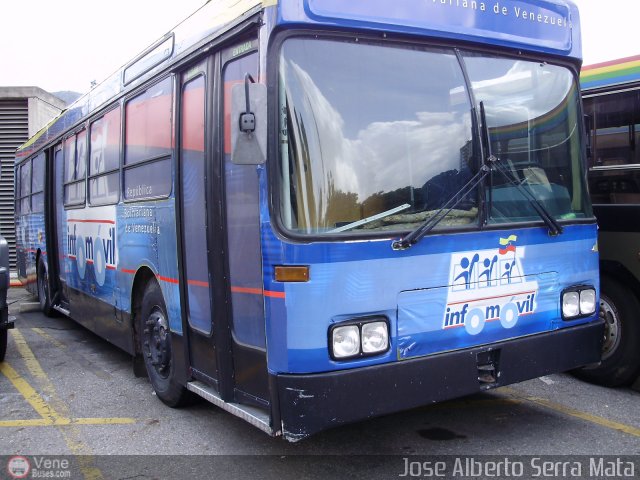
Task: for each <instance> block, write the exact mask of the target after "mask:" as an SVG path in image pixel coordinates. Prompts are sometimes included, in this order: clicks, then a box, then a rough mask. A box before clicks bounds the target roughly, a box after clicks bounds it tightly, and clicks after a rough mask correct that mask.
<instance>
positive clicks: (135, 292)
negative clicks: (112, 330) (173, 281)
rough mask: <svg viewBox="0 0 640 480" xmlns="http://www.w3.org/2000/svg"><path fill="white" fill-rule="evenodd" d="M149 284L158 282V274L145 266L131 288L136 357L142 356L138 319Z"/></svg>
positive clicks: (136, 274)
mask: <svg viewBox="0 0 640 480" xmlns="http://www.w3.org/2000/svg"><path fill="white" fill-rule="evenodd" d="M149 282H158V280H157V278H156V274H155V273H154V272H153V270H152V269H151V267H149V266H146V265H145V266H142V267H140V268H138V270H137V271H136V273H135V275H134V277H133V284H132V286H131V326H132V329H133V340H134V345H135V352H136V356H137V355H140V354H141V352H140V347H139V342H138V335H139V332H138V329H137V326H136V325H137V321H136V319H137V316H138V315H139V314H140V309H141V308H142V297H143V295H144V291H145V289H146V288H147V285H148V284H149Z"/></svg>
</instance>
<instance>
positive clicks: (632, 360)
mask: <svg viewBox="0 0 640 480" xmlns="http://www.w3.org/2000/svg"><path fill="white" fill-rule="evenodd" d="M600 315H601V316H604V318H605V322H606V325H605V338H604V344H603V348H602V361H601V363H600V364H599V365H596V366H588V367H584V368H582V369H579V370H577V371H575V372H574V373H575V375H576V376H577V377H578V378H581V379H583V380H586V381H588V382H592V383H597V384H599V385H604V386H606V387H620V386H624V385H629V384H631V383H632V382H633V381H634V380H635V379H636V378H637V377H638V375H639V374H640V302H638V297H636V295H635V294H634V293H633V292H632V291H631V290H630V289H629V288H627V287H626V286H624V285H623V284H621V283H620V282H618V281H617V280H613V279H611V278H608V277H605V276H603V277H601V279H600Z"/></svg>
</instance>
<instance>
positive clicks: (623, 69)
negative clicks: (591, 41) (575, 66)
mask: <svg viewBox="0 0 640 480" xmlns="http://www.w3.org/2000/svg"><path fill="white" fill-rule="evenodd" d="M635 82H640V55H635V56H633V57H625V58H619V59H617V60H610V61H608V62H602V63H596V64H594V65H588V66H586V67H583V68H582V72H581V74H580V87H581V88H582V90H583V91H588V90H596V89H601V88H608V87H614V86H618V85H626V84H630V83H635Z"/></svg>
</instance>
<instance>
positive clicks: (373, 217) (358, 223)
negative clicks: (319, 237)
mask: <svg viewBox="0 0 640 480" xmlns="http://www.w3.org/2000/svg"><path fill="white" fill-rule="evenodd" d="M410 206H411V205H409V204H408V203H405V204H404V205H400V206H399V207H396V208H392V209H391V210H387V211H386V212H382V213H378V214H376V215H371V216H370V217H367V218H363V219H362V220H356V221H355V222H352V223H347V224H346V225H343V226H341V227H338V228H334V229H333V230H329V233H340V232H346V231H347V230H351V229H352V228H356V227H359V226H361V225H365V224H367V223H371V222H375V221H376V220H380V219H381V218H384V217H388V216H389V215H393V214H394V213H398V212H401V211H403V210H406V209H407V208H409V207H410Z"/></svg>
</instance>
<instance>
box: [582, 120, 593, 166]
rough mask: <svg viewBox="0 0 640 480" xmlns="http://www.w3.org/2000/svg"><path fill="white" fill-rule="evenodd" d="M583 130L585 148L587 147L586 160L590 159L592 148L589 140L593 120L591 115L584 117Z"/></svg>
mask: <svg viewBox="0 0 640 480" xmlns="http://www.w3.org/2000/svg"><path fill="white" fill-rule="evenodd" d="M584 130H585V135H586V142H585V143H586V146H587V159H591V157H592V156H593V148H592V145H591V139H592V138H593V136H592V132H593V118H592V117H591V115H585V116H584Z"/></svg>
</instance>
